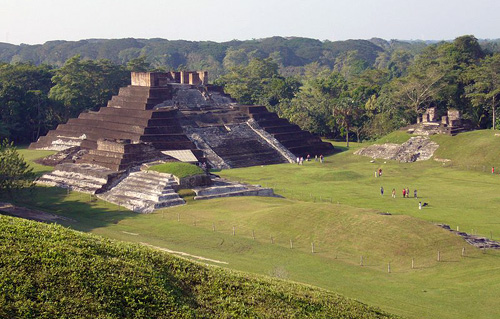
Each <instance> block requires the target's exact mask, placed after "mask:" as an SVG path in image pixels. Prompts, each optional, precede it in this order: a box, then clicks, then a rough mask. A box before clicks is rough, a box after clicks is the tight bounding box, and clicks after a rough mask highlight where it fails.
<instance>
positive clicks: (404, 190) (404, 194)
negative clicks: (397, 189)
mask: <svg viewBox="0 0 500 319" xmlns="http://www.w3.org/2000/svg"><path fill="white" fill-rule="evenodd" d="M405 197H406V188H404V187H403V198H405Z"/></svg>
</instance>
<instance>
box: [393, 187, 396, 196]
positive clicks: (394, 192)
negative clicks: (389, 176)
mask: <svg viewBox="0 0 500 319" xmlns="http://www.w3.org/2000/svg"><path fill="white" fill-rule="evenodd" d="M392 198H396V189H395V188H393V189H392Z"/></svg>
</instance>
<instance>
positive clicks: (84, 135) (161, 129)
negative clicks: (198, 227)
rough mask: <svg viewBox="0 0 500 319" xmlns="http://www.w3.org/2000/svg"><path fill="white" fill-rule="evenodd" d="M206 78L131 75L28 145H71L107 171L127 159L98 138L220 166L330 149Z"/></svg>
mask: <svg viewBox="0 0 500 319" xmlns="http://www.w3.org/2000/svg"><path fill="white" fill-rule="evenodd" d="M206 80H207V74H206V72H169V73H135V72H133V73H132V81H131V82H132V85H129V86H127V87H123V88H120V91H119V94H118V95H116V96H113V97H112V99H111V100H110V101H109V102H108V105H107V107H101V108H100V109H99V110H98V111H95V112H83V113H81V114H80V115H79V116H78V118H73V119H70V120H69V121H68V122H67V123H66V124H60V125H59V126H58V127H57V128H56V129H55V130H52V131H50V132H49V133H48V134H47V135H46V136H42V137H40V138H39V140H38V141H37V142H34V143H32V144H31V145H30V148H31V149H47V150H63V149H67V148H70V147H74V146H79V147H80V148H82V149H87V150H90V153H91V156H90V155H88V156H86V157H84V160H83V161H84V162H87V163H92V164H96V165H100V166H104V167H108V168H110V169H113V170H119V169H122V168H123V167H126V165H125V166H124V165H123V161H124V158H126V157H127V156H126V154H125V155H124V154H123V152H122V153H120V151H116V154H114V153H113V152H109V151H107V152H101V151H99V149H98V144H99V143H98V142H99V141H102V140H117V141H120V142H122V143H123V141H126V142H128V143H131V144H137V143H146V144H148V145H150V146H152V147H154V148H155V149H156V150H158V151H166V152H168V151H172V150H191V151H192V152H193V153H194V154H195V155H196V157H197V158H198V159H199V160H201V161H204V160H207V161H208V162H209V164H210V165H211V166H213V167H220V168H229V167H246V166H255V165H267V164H277V163H286V162H290V161H293V159H294V158H295V157H298V156H304V157H305V156H307V154H309V155H311V156H315V155H318V156H319V155H321V154H323V155H326V154H329V153H332V152H333V146H332V145H331V144H330V143H324V142H322V141H321V139H320V138H319V137H317V136H314V135H312V134H311V133H309V132H307V131H304V130H301V129H300V128H299V127H298V126H297V125H294V124H290V123H289V122H288V121H287V120H286V119H282V118H279V117H278V116H277V115H276V114H275V113H272V112H269V111H268V110H267V109H266V108H265V107H263V106H249V105H239V104H237V103H235V101H234V100H233V99H231V98H230V97H229V96H227V95H226V94H224V93H223V92H222V90H221V88H220V87H216V86H212V85H208V84H207V83H206ZM120 149H127V148H126V147H123V148H120ZM143 157H144V156H143ZM129 160H130V159H129ZM141 160H142V161H145V159H144V158H141Z"/></svg>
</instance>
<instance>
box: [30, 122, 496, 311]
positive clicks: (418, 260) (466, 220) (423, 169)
mask: <svg viewBox="0 0 500 319" xmlns="http://www.w3.org/2000/svg"><path fill="white" fill-rule="evenodd" d="M491 133H492V132H491V131H479V132H471V133H466V134H460V135H458V136H455V137H447V136H433V137H432V139H434V140H435V141H437V142H438V143H439V144H440V145H441V146H440V148H439V149H438V151H437V153H436V156H437V157H439V158H447V159H450V160H451V162H448V163H445V165H443V164H442V163H440V162H436V161H433V160H430V161H425V162H416V163H397V162H394V161H384V160H376V161H375V162H374V163H370V160H371V159H370V158H366V157H360V156H355V155H353V154H352V151H353V150H354V149H356V148H358V147H360V146H362V145H358V144H356V143H352V144H351V147H350V148H349V149H347V148H344V149H343V150H344V151H343V152H342V153H339V154H336V155H333V156H330V157H327V158H326V160H325V163H324V164H320V163H319V162H314V160H313V161H312V162H305V163H304V165H302V166H298V165H295V164H282V165H272V166H264V167H251V168H245V169H232V170H225V171H222V172H220V173H219V174H220V175H222V176H223V177H227V178H231V179H234V180H239V181H245V182H249V183H254V184H261V185H263V186H268V187H273V188H275V191H276V192H277V193H278V194H280V195H282V196H284V197H285V198H257V197H242V198H228V199H215V200H209V201H190V202H189V203H188V205H185V206H180V207H175V208H170V209H165V210H160V211H157V212H155V213H154V214H149V215H140V214H134V213H131V212H128V211H127V212H126V211H124V210H123V209H120V208H119V207H117V206H115V205H112V204H109V203H104V202H101V201H97V202H90V201H89V196H88V195H84V194H79V193H70V194H67V193H66V192H65V191H64V190H59V189H54V188H48V187H39V188H38V192H37V194H36V195H35V196H33V197H31V198H29V199H24V200H23V202H24V203H23V204H24V205H27V206H33V207H38V208H42V209H44V210H46V211H49V212H54V213H58V214H62V215H65V216H68V217H71V218H73V219H74V220H75V222H72V223H68V224H67V226H70V227H72V228H74V229H78V230H82V231H90V232H93V233H96V234H100V235H103V236H106V237H111V238H115V239H120V240H124V241H132V242H139V243H147V244H149V245H153V246H157V247H162V248H168V249H172V250H176V251H182V252H187V253H189V254H192V255H197V256H202V257H206V258H210V259H214V260H219V261H222V262H225V263H227V264H224V263H217V262H211V261H204V262H206V263H214V264H216V265H220V266H222V267H229V268H232V269H237V270H243V271H248V272H252V273H258V274H264V275H270V276H274V277H279V278H283V279H287V280H292V281H297V282H302V283H307V284H310V285H314V286H319V287H322V288H326V289H328V290H331V291H334V292H338V293H341V294H343V295H345V296H347V297H351V298H355V299H358V300H360V301H362V302H366V303H368V304H370V305H376V306H378V307H381V308H382V309H384V310H386V311H389V312H392V313H395V314H400V315H403V316H406V317H408V318H469V317H474V318H499V317H500V309H499V308H498V307H497V304H498V296H500V271H499V270H500V252H499V251H486V252H481V251H479V250H477V249H474V248H472V246H469V245H468V244H466V243H465V241H463V240H462V239H460V238H459V237H457V236H455V235H453V234H450V233H449V232H447V231H445V230H442V229H441V228H439V227H437V226H435V225H433V223H437V222H439V223H446V224H449V225H450V226H451V227H452V228H456V227H457V226H458V227H459V228H460V230H461V231H466V232H469V233H470V232H474V233H478V234H482V235H485V236H487V237H490V234H492V235H493V237H494V239H497V240H498V239H500V215H499V213H498V212H499V211H500V195H499V192H498V191H499V190H500V175H498V174H495V175H492V174H491V173H490V169H491V167H490V166H491V165H493V163H494V160H495V159H496V160H498V158H499V156H498V155H499V153H500V144H499V145H497V144H495V143H497V141H498V143H500V137H494V136H492V135H491ZM405 135H406V134H404V133H394V134H391V135H389V136H387V137H386V138H384V139H381V140H379V141H377V143H384V142H404V141H405V140H406V138H407V136H406V137H405ZM474 141H476V142H475V144H474ZM480 141H481V142H480ZM467 143H469V144H471V143H472V144H473V145H474V147H472V146H470V147H469V146H468V144H467ZM334 144H335V145H336V146H345V143H334ZM454 145H455V146H454ZM485 145H486V146H488V147H486V146H485ZM456 148H459V149H460V150H456ZM36 154H40V153H37V152H26V155H25V158H28V156H29V158H30V159H32V158H34V157H36V156H37V155H36ZM38 156H39V155H38ZM467 163H476V166H477V167H478V168H477V169H472V167H469V170H467ZM490 163H492V164H490ZM452 164H453V165H452ZM469 165H472V164H469ZM482 166H485V167H486V169H485V170H483V169H482ZM498 167H499V169H500V163H499V164H498ZM378 168H382V169H383V176H382V177H378V178H376V177H375V176H374V171H375V170H376V169H378ZM36 169H38V170H45V169H46V168H43V167H37V168H36ZM381 186H383V187H384V189H385V194H384V195H383V196H381V195H380V187H381ZM403 187H409V188H410V191H411V194H413V190H414V189H417V190H418V195H419V199H413V198H402V195H401V190H402V188H403ZM393 188H395V189H396V194H397V198H396V199H393V198H391V194H390V193H391V190H392V189H393ZM418 201H422V202H426V203H428V204H429V205H428V206H427V207H424V209H422V210H419V209H418ZM381 212H382V213H387V212H389V213H390V214H392V215H380V214H379V213H381ZM214 229H215V231H214ZM233 230H234V235H233ZM253 235H255V240H254V239H253ZM313 243H314V253H312V245H313ZM291 245H293V248H291ZM463 247H465V248H466V252H467V257H461V256H460V252H461V249H462V248H463ZM438 250H439V251H440V254H441V258H442V261H441V262H438V261H437V252H438ZM361 256H363V266H360V262H361ZM412 259H413V260H414V264H415V268H414V269H412V268H411V260H412ZM389 263H390V267H391V273H388V266H389Z"/></svg>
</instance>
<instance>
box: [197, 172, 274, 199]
mask: <svg viewBox="0 0 500 319" xmlns="http://www.w3.org/2000/svg"><path fill="white" fill-rule="evenodd" d="M193 190H194V192H195V193H196V196H195V197H194V199H212V198H219V197H232V196H265V197H278V195H275V194H274V191H273V189H272V188H263V187H260V186H258V185H249V184H242V183H237V182H232V181H229V180H227V179H224V178H220V177H212V186H210V187H197V188H194V189H193Z"/></svg>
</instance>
